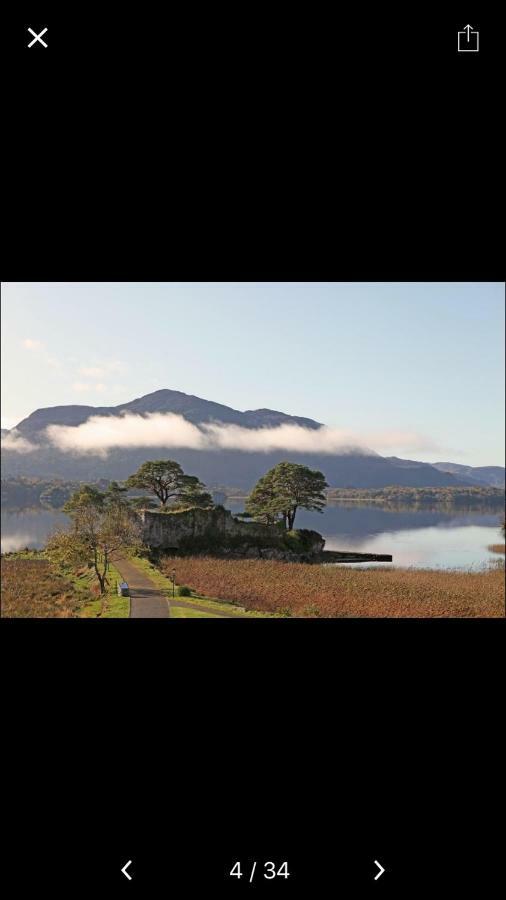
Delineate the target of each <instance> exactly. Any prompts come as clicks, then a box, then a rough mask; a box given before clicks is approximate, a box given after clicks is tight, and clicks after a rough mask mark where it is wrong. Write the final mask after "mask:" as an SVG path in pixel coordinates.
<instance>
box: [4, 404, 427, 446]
mask: <svg viewBox="0 0 506 900" xmlns="http://www.w3.org/2000/svg"><path fill="white" fill-rule="evenodd" d="M46 436H47V438H48V440H49V441H50V442H51V443H52V444H53V445H54V446H55V447H58V449H60V450H62V451H64V452H72V453H79V454H98V455H101V456H105V455H107V453H108V452H109V451H110V450H112V449H114V448H116V447H123V448H132V447H167V448H172V447H174V448H176V447H179V448H186V449H193V450H242V451H244V452H250V453H253V452H254V453H269V452H271V451H276V450H286V451H290V452H292V453H319V454H329V455H331V454H332V455H333V454H339V453H350V452H352V451H353V452H355V453H357V452H358V453H364V454H365V453H374V451H371V450H369V449H368V448H369V447H370V446H371V445H372V446H375V447H378V448H381V450H382V451H385V450H386V451H388V450H393V449H399V448H401V447H402V448H403V449H404V450H408V449H409V450H415V449H417V450H421V449H425V450H427V449H432V448H433V445H431V444H430V442H429V441H427V440H426V439H425V438H424V437H423V436H421V435H419V434H417V433H415V432H410V431H402V432H401V431H389V432H376V433H374V432H371V433H368V434H362V435H357V434H355V433H352V432H350V431H346V430H344V429H340V428H330V427H327V426H323V427H321V428H319V429H311V428H303V427H301V426H300V425H288V424H286V425H278V426H275V427H273V428H243V427H242V426H240V425H226V424H222V423H202V424H201V425H198V426H197V425H193V424H192V423H191V422H187V421H186V419H184V418H183V417H182V416H178V415H175V414H174V413H151V414H149V415H147V416H139V415H133V414H131V413H130V414H128V413H127V414H125V415H123V416H91V417H90V418H89V419H88V420H87V421H86V422H84V423H83V424H82V425H78V426H64V425H50V426H49V427H48V428H47V429H46ZM10 449H14V448H13V447H12V448H10Z"/></svg>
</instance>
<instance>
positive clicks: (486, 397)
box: [2, 282, 505, 465]
mask: <svg viewBox="0 0 506 900" xmlns="http://www.w3.org/2000/svg"><path fill="white" fill-rule="evenodd" d="M504 309H505V307H504V284H503V283H461V284H450V283H441V284H430V283H416V284H410V283H406V284H401V283H392V284H386V283H381V284H371V283H367V284H362V283H351V284H345V283H161V282H146V283H143V282H135V283H129V282H124V283H118V282H116V283H113V282H109V283H100V282H95V283H94V282H87V283H85V282H76V283H69V282H60V283H36V282H33V283H4V284H3V286H2V376H3V377H2V425H3V426H4V427H12V426H13V425H14V424H16V423H17V422H18V421H19V420H21V419H22V418H24V417H25V416H26V415H28V414H29V413H30V412H32V411H33V410H34V409H36V408H37V407H41V406H55V405H60V404H71V403H84V404H92V405H101V406H102V405H104V406H108V405H116V404H118V403H122V402H125V401H128V400H131V399H133V398H134V397H139V396H142V395H143V394H147V393H149V392H151V391H154V390H158V389H159V388H172V389H174V390H179V391H184V392H185V393H189V394H196V395H197V396H200V397H204V398H206V399H208V400H215V401H217V402H219V403H225V404H227V405H229V406H233V407H235V408H236V409H243V410H244V409H255V408H258V407H269V408H271V409H278V410H282V411H284V412H288V413H292V414H297V415H301V416H309V417H310V418H314V419H317V420H318V421H320V422H324V423H326V424H328V425H332V426H337V427H339V428H345V429H349V430H351V431H354V432H355V431H356V432H357V433H360V434H365V435H367V436H372V438H373V439H374V435H375V433H376V432H377V433H378V434H380V433H381V434H382V435H384V433H385V432H389V433H392V434H394V433H396V432H403V433H405V432H409V433H410V434H412V435H416V436H415V437H413V436H412V437H411V438H410V439H409V440H408V439H407V438H406V439H403V438H402V437H401V436H399V440H398V441H397V442H396V439H395V437H394V438H392V439H391V440H390V442H389V443H388V446H387V444H385V445H381V446H380V445H379V444H381V441H380V438H378V442H377V443H376V445H374V444H372V445H373V446H374V449H376V450H378V451H379V452H383V453H385V455H393V454H398V455H403V456H408V457H411V458H414V459H423V460H427V461H429V462H431V461H432V462H435V461H437V460H453V461H455V462H461V463H464V464H469V465H504V376H505V363H504ZM369 445H371V441H369Z"/></svg>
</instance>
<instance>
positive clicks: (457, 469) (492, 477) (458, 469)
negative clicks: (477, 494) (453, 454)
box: [432, 462, 505, 488]
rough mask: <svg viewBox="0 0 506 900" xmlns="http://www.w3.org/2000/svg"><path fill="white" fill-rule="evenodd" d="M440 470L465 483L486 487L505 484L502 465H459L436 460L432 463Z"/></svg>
mask: <svg viewBox="0 0 506 900" xmlns="http://www.w3.org/2000/svg"><path fill="white" fill-rule="evenodd" d="M432 465H433V466H434V468H436V469H439V471H440V472H450V473H451V474H452V475H456V476H457V478H460V480H461V481H465V482H466V483H467V484H474V485H486V486H487V487H502V488H503V487H504V486H505V478H504V475H505V468H504V466H461V465H459V464H458V463H449V462H437V463H433V464H432Z"/></svg>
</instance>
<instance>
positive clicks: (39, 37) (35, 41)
mask: <svg viewBox="0 0 506 900" xmlns="http://www.w3.org/2000/svg"><path fill="white" fill-rule="evenodd" d="M28 31H29V32H30V34H33V41H30V43H29V44H28V46H29V47H33V45H34V44H36V43H37V41H38V42H39V44H42V46H43V47H47V44H46V42H45V41H43V40H42V35H43V34H45V33H46V31H47V28H43V29H42V31H41V32H40V34H35V31H34V30H33V28H29V29H28Z"/></svg>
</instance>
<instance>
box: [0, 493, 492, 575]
mask: <svg viewBox="0 0 506 900" xmlns="http://www.w3.org/2000/svg"><path fill="white" fill-rule="evenodd" d="M228 506H229V507H230V508H231V509H232V511H233V512H240V511H241V510H242V509H244V504H243V502H241V501H238V502H230V503H229V504H228ZM1 519H2V552H3V553H8V552H10V551H12V550H21V549H23V548H24V547H29V548H30V549H32V548H33V549H40V548H41V547H43V546H44V544H45V543H46V540H47V538H48V536H49V535H50V534H51V532H52V531H53V530H54V529H55V528H59V527H62V526H63V525H64V524H65V523H66V522H67V521H68V520H67V516H65V515H64V513H62V512H58V511H57V510H49V509H22V510H11V509H6V508H3V509H2V513H1ZM501 519H502V514H501V512H500V511H497V510H491V511H490V512H465V513H463V512H459V511H458V510H451V509H448V508H445V509H444V511H443V510H441V511H438V512H434V511H428V510H421V509H414V508H413V509H407V510H402V511H399V510H392V509H389V508H387V507H379V506H378V505H377V504H375V505H374V506H365V505H362V504H357V505H351V504H346V505H345V504H338V503H333V504H328V506H327V508H326V510H325V512H324V513H323V514H322V515H319V514H318V513H308V512H305V511H304V510H302V511H301V512H299V513H297V521H296V525H297V526H298V527H299V528H314V529H315V530H316V531H319V532H320V533H321V534H323V536H324V538H325V540H326V549H327V550H357V551H360V552H362V553H391V554H392V556H393V564H394V565H397V566H415V567H418V568H441V567H443V568H459V569H468V568H471V567H472V568H476V567H480V566H482V565H486V564H488V563H489V562H490V561H491V560H497V559H500V558H501V557H500V556H499V555H498V554H495V553H490V552H489V551H488V550H487V546H488V545H489V544H497V543H500V542H502V537H501V535H500V532H499V523H500V521H501ZM374 565H384V566H388V565H389V563H381V564H378V563H375V564H374Z"/></svg>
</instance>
